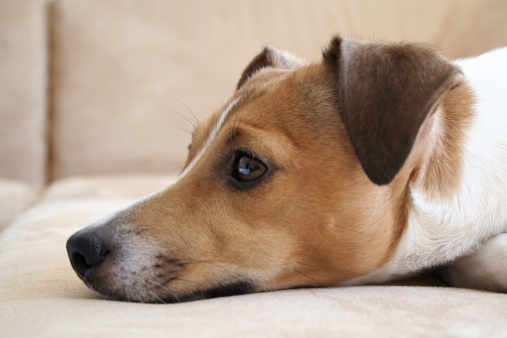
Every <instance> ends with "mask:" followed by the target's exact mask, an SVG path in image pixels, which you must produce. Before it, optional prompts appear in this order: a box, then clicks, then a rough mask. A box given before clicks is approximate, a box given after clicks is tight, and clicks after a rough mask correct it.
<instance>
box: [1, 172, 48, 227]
mask: <svg viewBox="0 0 507 338" xmlns="http://www.w3.org/2000/svg"><path fill="white" fill-rule="evenodd" d="M39 191H40V189H39V188H38V187H37V186H36V185H34V184H30V183H27V182H25V181H20V180H13V179H3V178H0V231H1V230H2V229H3V228H4V227H6V226H7V225H8V224H10V223H11V222H12V221H13V220H14V219H15V218H16V216H18V215H19V214H21V212H22V211H23V210H25V209H27V208H28V207H29V206H30V205H32V203H34V202H35V201H36V200H37V197H38V196H39Z"/></svg>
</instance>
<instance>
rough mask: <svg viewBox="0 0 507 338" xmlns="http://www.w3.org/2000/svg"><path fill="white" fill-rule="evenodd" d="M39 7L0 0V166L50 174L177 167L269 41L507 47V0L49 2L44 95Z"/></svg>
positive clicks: (291, 45)
mask: <svg viewBox="0 0 507 338" xmlns="http://www.w3.org/2000/svg"><path fill="white" fill-rule="evenodd" d="M43 3H45V1H44V0H40V1H38V0H23V1H18V0H0V34H1V35H0V71H1V72H3V73H6V74H7V75H6V76H4V74H3V73H2V75H1V76H0V88H2V89H4V88H8V91H7V92H2V91H0V118H1V120H0V121H1V122H0V142H2V143H11V144H10V145H9V147H5V146H4V145H3V144H2V145H1V146H0V175H14V176H20V177H26V178H29V179H33V180H41V177H42V178H43V177H44V175H45V172H44V168H45V159H46V158H49V166H48V167H49V173H48V175H49V177H50V179H55V178H60V177H64V176H69V175H87V174H108V173H132V172H139V173H151V172H156V173H171V172H175V171H178V170H179V169H180V168H181V166H182V164H183V161H184V158H185V156H186V145H187V144H188V143H189V142H190V136H189V135H188V134H187V133H186V132H185V131H183V130H180V129H179V128H181V129H186V130H191V129H192V126H191V123H189V122H188V121H187V119H193V117H192V114H194V115H196V116H197V118H198V119H199V120H203V119H205V118H206V116H208V115H209V114H210V113H211V112H212V111H213V110H215V109H217V108H218V107H219V106H220V105H221V104H222V103H223V102H224V101H225V100H226V99H227V97H228V96H229V95H231V94H232V92H233V90H234V87H235V84H236V81H237V80H238V78H239V75H240V73H241V71H242V70H243V68H244V67H245V66H246V65H247V63H248V62H249V61H250V60H251V59H252V58H253V56H255V55H256V54H257V53H258V52H259V51H260V50H261V47H262V46H263V45H265V44H274V45H277V46H279V47H281V48H285V49H288V50H290V51H293V52H294V53H296V54H299V55H301V56H303V57H306V58H307V59H309V60H318V59H319V58H320V51H321V48H323V47H325V46H326V44H327V43H328V41H329V40H330V38H331V36H332V35H333V34H336V33H339V34H341V35H344V36H349V37H356V38H373V39H376V38H380V39H385V40H392V41H399V40H418V41H425V42H429V43H433V44H436V45H438V46H439V47H440V48H441V49H442V50H443V51H444V52H445V53H446V54H447V55H449V56H450V57H453V58H457V57H466V56H471V55H475V54H479V53H482V52H484V51H486V50H489V49H492V48H495V47H500V46H507V2H506V1H504V0H466V1H463V0H446V1H442V0H411V1H406V0H300V1H294V0H276V1H273V0H251V1H247V0H245V1H237V0H213V1H204V0H143V1H128V0H55V1H54V2H53V3H52V5H51V11H50V16H49V21H50V22H51V27H52V29H51V31H50V36H49V40H50V42H51V48H50V53H51V54H50V59H51V73H50V78H49V80H47V82H48V83H51V90H50V93H51V95H50V97H49V103H48V105H46V104H45V102H44V100H45V98H44V95H43V93H45V91H46V88H45V85H44V83H43V82H44V81H42V78H43V76H44V72H45V70H46V68H45V62H46V59H45V56H44V52H45V51H46V50H48V49H47V46H46V45H45V42H46V41H45V37H44V32H45V29H44V15H43V14H45V10H44V8H43V7H44V6H42V5H41V4H43ZM21 7H23V8H25V7H26V8H28V9H29V10H26V8H25V11H26V13H25V14H24V15H28V17H26V18H24V17H21V19H20V20H25V19H26V20H27V21H26V22H24V21H23V22H22V23H21V25H20V27H24V28H22V30H21V31H19V32H16V34H14V33H12V32H11V31H9V28H8V26H9V23H8V22H9V20H11V19H13V18H14V17H15V15H13V14H9V13H13V12H12V11H16V10H17V8H21ZM9 11H11V12H9ZM5 32H7V33H5ZM18 38H19V39H18ZM5 41H7V42H5ZM6 43H7V46H10V45H9V44H10V43H14V45H15V46H16V48H17V49H16V50H15V51H11V50H10V49H8V48H7V49H6V48H5V47H3V46H2V44H4V45H5V44H6ZM46 106H49V107H50V108H51V109H50V111H49V117H48V118H47V120H48V121H49V125H48V128H49V136H50V137H49V140H50V143H49V157H48V156H47V155H48V151H47V150H46V148H45V146H44V141H45V138H44V137H45V134H44V133H45V130H46V129H45V123H44V121H45V118H46V116H45V115H44V113H45V111H44V107H46ZM190 111H191V112H190ZM182 115H183V116H182ZM4 121H5V122H4ZM6 148H7V149H8V150H5V149H6Z"/></svg>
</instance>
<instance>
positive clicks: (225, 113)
mask: <svg viewBox="0 0 507 338" xmlns="http://www.w3.org/2000/svg"><path fill="white" fill-rule="evenodd" d="M239 99H240V97H237V98H235V99H234V100H232V101H231V102H230V103H229V105H228V106H227V107H226V108H225V110H224V111H223V112H222V114H221V115H220V118H219V119H218V122H217V124H216V126H215V128H214V129H213V130H212V131H211V133H210V135H209V137H208V140H207V141H206V143H205V144H204V147H202V149H201V150H200V151H199V153H198V154H197V156H196V157H195V158H194V160H193V161H192V162H191V163H190V164H189V165H188V166H187V167H186V168H185V170H184V171H183V172H182V173H181V174H180V175H179V176H178V178H177V179H176V182H177V181H179V180H181V179H182V178H184V177H185V176H186V175H188V173H189V172H190V171H192V169H193V168H194V167H195V165H196V164H197V162H199V160H200V159H201V157H202V156H203V155H204V153H205V152H206V150H208V148H209V147H210V146H211V144H212V143H213V141H214V140H215V138H216V137H217V135H218V132H219V131H220V129H222V126H223V124H224V122H225V119H226V118H227V116H228V115H229V112H230V111H231V110H232V108H234V106H235V105H236V104H237V103H238V101H239ZM176 182H174V183H176Z"/></svg>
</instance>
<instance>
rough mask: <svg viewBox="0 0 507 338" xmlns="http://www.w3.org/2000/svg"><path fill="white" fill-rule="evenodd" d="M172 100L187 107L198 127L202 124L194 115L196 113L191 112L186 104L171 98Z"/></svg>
mask: <svg viewBox="0 0 507 338" xmlns="http://www.w3.org/2000/svg"><path fill="white" fill-rule="evenodd" d="M170 99H171V100H173V101H175V102H176V103H179V104H180V105H182V106H183V107H185V109H186V110H187V111H188V112H189V113H190V114H192V116H193V117H194V120H195V122H196V123H197V125H199V124H200V123H201V122H200V121H199V119H198V118H197V117H196V116H195V115H194V113H193V112H192V111H191V110H190V108H188V107H187V105H186V104H184V103H183V102H181V101H180V100H178V99H175V98H173V97H171V98H170Z"/></svg>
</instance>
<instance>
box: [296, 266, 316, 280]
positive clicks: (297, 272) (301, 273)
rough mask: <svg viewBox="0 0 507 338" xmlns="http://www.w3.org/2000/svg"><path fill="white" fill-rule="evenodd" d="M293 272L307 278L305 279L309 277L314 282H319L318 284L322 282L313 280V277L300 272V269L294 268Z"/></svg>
mask: <svg viewBox="0 0 507 338" xmlns="http://www.w3.org/2000/svg"><path fill="white" fill-rule="evenodd" d="M292 270H294V271H295V272H297V273H300V274H302V275H303V276H305V277H307V278H309V279H311V280H313V281H314V282H318V283H320V281H319V280H318V279H315V278H313V277H311V276H309V275H307V274H306V273H304V272H302V271H299V270H298V269H295V268H292Z"/></svg>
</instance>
